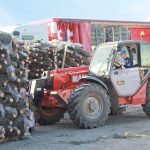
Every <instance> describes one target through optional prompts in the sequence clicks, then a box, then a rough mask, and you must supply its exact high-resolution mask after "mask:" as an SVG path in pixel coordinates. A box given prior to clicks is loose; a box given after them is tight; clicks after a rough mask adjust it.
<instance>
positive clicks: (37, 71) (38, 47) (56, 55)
mask: <svg viewBox="0 0 150 150" xmlns="http://www.w3.org/2000/svg"><path fill="white" fill-rule="evenodd" d="M28 50H29V51H30V55H29V56H30V58H29V70H30V72H29V78H30V79H37V78H41V76H42V74H43V72H44V71H50V70H54V69H58V68H69V67H79V66H82V65H89V57H90V53H89V52H87V51H85V50H83V48H82V46H81V45H80V44H76V43H70V42H60V41H52V42H49V43H42V42H40V41H37V42H35V43H30V44H29V46H28Z"/></svg>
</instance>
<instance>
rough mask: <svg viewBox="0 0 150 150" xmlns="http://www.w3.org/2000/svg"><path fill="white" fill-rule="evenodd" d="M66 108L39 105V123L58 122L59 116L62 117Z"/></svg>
mask: <svg viewBox="0 0 150 150" xmlns="http://www.w3.org/2000/svg"><path fill="white" fill-rule="evenodd" d="M65 112H66V109H64V108H59V107H52V108H47V107H40V108H39V113H38V115H39V124H41V125H50V124H53V123H56V122H59V121H60V119H61V118H63V117H64V113H65Z"/></svg>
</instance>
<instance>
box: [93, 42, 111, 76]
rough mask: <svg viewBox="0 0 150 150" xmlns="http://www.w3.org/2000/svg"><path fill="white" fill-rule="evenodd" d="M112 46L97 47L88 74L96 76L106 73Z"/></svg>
mask: <svg viewBox="0 0 150 150" xmlns="http://www.w3.org/2000/svg"><path fill="white" fill-rule="evenodd" d="M112 49H113V46H112V45H107V46H99V47H98V48H97V49H96V52H95V54H94V56H93V59H92V62H91V66H90V72H91V73H94V74H96V75H100V74H101V73H103V74H107V73H108V62H109V59H110V56H111V52H112Z"/></svg>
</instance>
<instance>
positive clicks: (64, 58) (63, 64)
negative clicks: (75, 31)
mask: <svg viewBox="0 0 150 150" xmlns="http://www.w3.org/2000/svg"><path fill="white" fill-rule="evenodd" d="M67 48H68V44H66V45H65V51H64V57H63V62H62V68H64V66H65V60H66V54H67Z"/></svg>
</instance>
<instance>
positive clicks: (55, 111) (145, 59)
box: [31, 41, 150, 128]
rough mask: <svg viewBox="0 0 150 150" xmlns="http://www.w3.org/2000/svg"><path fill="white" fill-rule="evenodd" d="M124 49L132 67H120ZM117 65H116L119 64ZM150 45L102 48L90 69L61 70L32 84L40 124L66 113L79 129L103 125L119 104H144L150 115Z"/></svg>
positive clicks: (134, 43)
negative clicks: (121, 52)
mask: <svg viewBox="0 0 150 150" xmlns="http://www.w3.org/2000/svg"><path fill="white" fill-rule="evenodd" d="M122 49H123V50H125V51H126V54H127V57H130V59H132V61H133V66H132V67H130V68H125V67H123V66H122V65H120V64H121V61H122V60H121V58H120V55H119V52H120V51H121V50H122ZM116 64H117V65H116ZM149 77H150V44H148V43H145V42H143V41H120V42H110V43H104V44H101V45H99V46H98V47H97V48H96V50H95V53H94V55H93V57H92V60H91V64H90V66H89V67H77V68H68V69H58V70H56V71H51V72H50V73H49V74H48V76H46V77H45V78H42V79H38V80H35V81H32V86H31V93H33V96H34V104H35V106H36V107H37V108H38V116H39V120H40V123H42V124H52V123H54V122H57V121H59V120H60V118H62V117H63V114H64V112H65V111H66V110H67V111H68V113H69V115H70V119H71V120H72V121H73V122H74V123H75V125H77V126H78V127H80V128H95V127H99V126H101V125H103V124H104V123H105V121H106V120H107V119H108V116H109V114H110V113H115V112H117V111H118V110H120V107H119V106H120V105H129V104H132V105H141V106H142V107H143V110H144V112H145V113H146V114H147V115H148V116H150V80H149Z"/></svg>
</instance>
